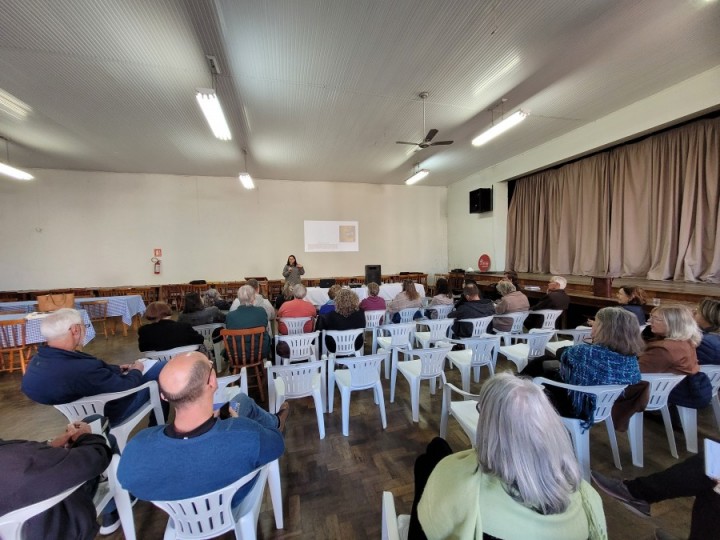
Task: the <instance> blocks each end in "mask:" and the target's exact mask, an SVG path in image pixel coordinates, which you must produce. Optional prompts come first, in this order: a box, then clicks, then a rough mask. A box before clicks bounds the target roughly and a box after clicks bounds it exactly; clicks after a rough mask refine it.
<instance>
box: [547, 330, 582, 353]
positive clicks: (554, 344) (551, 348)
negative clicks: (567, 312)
mask: <svg viewBox="0 0 720 540" xmlns="http://www.w3.org/2000/svg"><path fill="white" fill-rule="evenodd" d="M591 332H592V329H591V328H569V329H565V330H555V335H556V336H571V337H572V340H569V339H563V340H559V341H549V342H548V344H547V345H545V350H546V351H547V352H549V353H550V354H552V355H553V356H557V352H558V351H559V350H560V349H562V348H563V347H572V346H573V345H580V344H581V343H583V342H584V341H585V338H587V337H588V336H590V333H591Z"/></svg>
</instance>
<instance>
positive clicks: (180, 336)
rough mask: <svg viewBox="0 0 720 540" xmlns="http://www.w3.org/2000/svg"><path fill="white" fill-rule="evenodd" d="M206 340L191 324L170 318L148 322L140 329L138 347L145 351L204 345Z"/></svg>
mask: <svg viewBox="0 0 720 540" xmlns="http://www.w3.org/2000/svg"><path fill="white" fill-rule="evenodd" d="M204 341H205V339H204V338H203V337H202V335H200V333H199V332H198V331H197V330H195V329H194V328H193V327H192V326H190V325H189V324H187V323H183V322H176V321H173V320H170V319H161V320H159V321H158V322H154V323H150V324H146V325H145V326H141V327H140V330H138V348H139V349H140V350H141V351H143V352H145V351H167V350H168V349H174V348H175V347H185V346H187V345H202V343H203V342H204Z"/></svg>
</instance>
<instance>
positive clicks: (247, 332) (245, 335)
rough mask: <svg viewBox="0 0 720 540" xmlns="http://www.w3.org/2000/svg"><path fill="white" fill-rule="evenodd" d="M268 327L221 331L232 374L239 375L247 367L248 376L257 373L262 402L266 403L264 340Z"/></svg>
mask: <svg viewBox="0 0 720 540" xmlns="http://www.w3.org/2000/svg"><path fill="white" fill-rule="evenodd" d="M266 330H267V329H266V327H264V326H257V327H255V328H243V329H240V330H228V329H227V328H225V329H223V330H220V335H221V336H222V338H223V342H224V343H225V351H227V357H228V362H229V364H230V369H231V371H232V373H239V372H240V370H241V369H242V368H243V367H245V368H247V371H248V376H249V375H250V372H251V370H252V371H254V372H255V377H256V379H257V384H258V391H259V392H260V399H261V401H265V382H264V379H263V376H264V373H263V370H264V369H265V367H264V362H263V351H262V349H263V338H264V334H265V331H266Z"/></svg>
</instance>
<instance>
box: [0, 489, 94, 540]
mask: <svg viewBox="0 0 720 540" xmlns="http://www.w3.org/2000/svg"><path fill="white" fill-rule="evenodd" d="M83 484H84V482H81V483H80V484H78V485H77V486H73V487H71V488H69V489H66V490H65V491H63V492H61V493H58V494H57V495H54V496H52V497H50V498H48V499H45V500H44V501H39V502H36V503H35V504H30V505H28V506H24V507H23V508H18V509H17V510H14V511H12V512H8V513H7V514H5V515H4V516H1V517H0V538H2V539H3V540H23V539H24V536H23V534H22V527H23V525H24V523H25V522H26V521H27V520H29V519H30V518H32V517H35V516H37V515H38V514H41V513H42V512H44V511H45V510H48V509H49V508H52V507H53V506H55V505H56V504H57V503H59V502H60V501H62V500H63V499H65V498H67V497H69V496H70V495H71V494H72V493H73V492H74V491H75V490H76V489H78V488H79V487H80V486H82V485H83Z"/></svg>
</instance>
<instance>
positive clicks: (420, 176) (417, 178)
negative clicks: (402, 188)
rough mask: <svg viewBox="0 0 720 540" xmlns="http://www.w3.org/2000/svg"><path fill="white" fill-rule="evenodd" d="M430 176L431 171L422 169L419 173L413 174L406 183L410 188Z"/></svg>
mask: <svg viewBox="0 0 720 540" xmlns="http://www.w3.org/2000/svg"><path fill="white" fill-rule="evenodd" d="M428 174H430V171H428V170H427V169H420V170H419V171H418V172H416V173H415V174H413V175H412V176H411V177H410V178H408V179H407V180H405V183H406V184H407V185H408V186H412V185H413V184H417V183H418V182H419V181H420V180H422V179H423V178H425V177H426V176H427V175H428Z"/></svg>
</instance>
